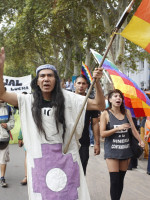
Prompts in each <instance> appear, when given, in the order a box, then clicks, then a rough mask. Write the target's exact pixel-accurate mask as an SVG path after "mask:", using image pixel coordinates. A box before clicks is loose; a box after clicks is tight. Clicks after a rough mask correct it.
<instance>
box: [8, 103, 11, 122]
mask: <svg viewBox="0 0 150 200" xmlns="http://www.w3.org/2000/svg"><path fill="white" fill-rule="evenodd" d="M7 111H8V120H9V118H10V115H11V107H10V106H9V105H8V104H7Z"/></svg>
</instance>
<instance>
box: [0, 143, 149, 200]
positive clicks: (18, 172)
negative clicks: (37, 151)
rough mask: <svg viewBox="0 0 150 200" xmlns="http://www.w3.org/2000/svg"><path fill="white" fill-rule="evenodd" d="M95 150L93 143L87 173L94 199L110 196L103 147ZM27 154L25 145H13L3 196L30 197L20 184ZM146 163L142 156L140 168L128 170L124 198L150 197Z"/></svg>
mask: <svg viewBox="0 0 150 200" xmlns="http://www.w3.org/2000/svg"><path fill="white" fill-rule="evenodd" d="M101 146H102V145H101ZM93 150H94V149H93V147H90V159H89V163H88V168H87V176H86V180H87V183H88V188H89V191H90V195H91V200H110V197H109V173H108V170H107V166H106V162H105V160H104V158H103V153H104V152H103V147H102V148H101V154H100V155H98V156H94V155H93ZM24 154H25V153H24V149H23V148H19V147H18V145H17V144H12V145H10V162H9V163H8V166H7V171H6V181H7V183H8V188H1V187H0V196H1V198H0V199H1V200H28V195H27V186H22V185H21V184H20V181H21V180H22V179H23V177H24V157H25V155H24ZM146 166H147V160H145V159H142V160H139V166H138V168H137V169H134V170H131V171H127V174H126V177H125V182H124V190H123V194H122V198H121V200H135V199H136V200H149V199H150V195H149V183H150V176H149V175H147V174H146Z"/></svg>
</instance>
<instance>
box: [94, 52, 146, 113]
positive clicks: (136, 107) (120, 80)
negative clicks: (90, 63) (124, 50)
mask: <svg viewBox="0 0 150 200" xmlns="http://www.w3.org/2000/svg"><path fill="white" fill-rule="evenodd" d="M92 54H93V55H94V57H95V59H96V60H97V61H98V62H99V63H100V61H101V59H102V56H101V55H100V54H99V53H97V52H95V51H94V50H92ZM114 66H115V65H114V64H112V63H111V62H110V61H109V60H107V59H105V62H104V64H103V68H104V69H105V70H107V72H108V73H109V75H110V77H111V79H112V81H113V85H114V88H116V89H119V90H121V91H122V93H123V94H124V100H125V106H126V108H127V109H129V110H130V112H131V114H132V117H145V116H150V99H149V98H148V97H147V95H146V94H145V93H144V92H143V91H142V90H141V89H140V88H139V87H138V85H137V84H136V83H135V82H134V81H133V80H132V79H131V78H129V77H128V76H126V75H125V74H123V73H122V72H121V71H120V70H119V69H118V68H117V67H116V66H115V67H114Z"/></svg>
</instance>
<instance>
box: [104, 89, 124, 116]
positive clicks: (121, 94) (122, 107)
mask: <svg viewBox="0 0 150 200" xmlns="http://www.w3.org/2000/svg"><path fill="white" fill-rule="evenodd" d="M114 93H119V94H120V96H121V98H122V104H121V106H120V112H121V113H122V114H123V115H124V114H125V112H126V110H125V106H124V96H123V93H122V92H121V91H120V90H118V89H115V90H112V91H110V92H109V94H108V102H109V107H108V108H107V110H109V109H111V108H112V104H111V102H110V100H109V99H110V98H111V97H112V95H113V94H114Z"/></svg>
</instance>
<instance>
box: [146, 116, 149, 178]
mask: <svg viewBox="0 0 150 200" xmlns="http://www.w3.org/2000/svg"><path fill="white" fill-rule="evenodd" d="M145 141H146V142H148V146H149V154H148V163H147V174H148V175H150V117H147V119H146V123H145Z"/></svg>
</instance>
